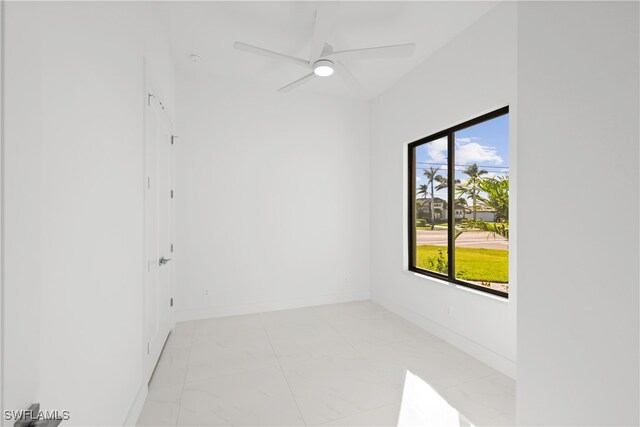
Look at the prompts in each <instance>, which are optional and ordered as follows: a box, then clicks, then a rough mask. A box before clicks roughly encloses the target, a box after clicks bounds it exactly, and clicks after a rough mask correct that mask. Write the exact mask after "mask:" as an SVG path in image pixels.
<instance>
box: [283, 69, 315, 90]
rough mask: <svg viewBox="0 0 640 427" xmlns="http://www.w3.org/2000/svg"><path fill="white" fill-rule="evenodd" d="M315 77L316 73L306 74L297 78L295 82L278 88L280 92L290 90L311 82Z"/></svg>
mask: <svg viewBox="0 0 640 427" xmlns="http://www.w3.org/2000/svg"><path fill="white" fill-rule="evenodd" d="M314 77H316V75H315V73H309V74H307V75H306V76H304V77H302V78H300V79H298V80H296V81H295V82H292V83H289V84H288V85H286V86H282V87H281V88H280V89H278V92H289V91H290V90H293V89H295V88H297V87H299V86H302V85H303V84H305V83H308V82H310V81H311V80H312V79H313V78H314Z"/></svg>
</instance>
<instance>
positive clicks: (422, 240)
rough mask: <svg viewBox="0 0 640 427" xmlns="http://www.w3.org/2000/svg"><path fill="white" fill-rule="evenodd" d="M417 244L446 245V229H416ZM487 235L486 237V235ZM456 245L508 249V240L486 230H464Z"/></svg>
mask: <svg viewBox="0 0 640 427" xmlns="http://www.w3.org/2000/svg"><path fill="white" fill-rule="evenodd" d="M416 233H417V235H416V240H417V242H416V243H417V244H418V245H435V246H447V230H417V231H416ZM487 236H488V237H487ZM456 246H458V247H465V248H485V249H503V250H508V249H509V241H508V240H507V239H505V238H504V237H502V236H498V235H496V236H495V237H494V236H492V235H490V234H489V233H487V232H486V231H465V232H464V233H462V234H461V235H460V236H458V238H457V239H456Z"/></svg>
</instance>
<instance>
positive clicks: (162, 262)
mask: <svg viewBox="0 0 640 427" xmlns="http://www.w3.org/2000/svg"><path fill="white" fill-rule="evenodd" d="M169 261H171V258H165V257H163V256H161V257H160V261H159V262H158V263H159V264H160V265H165V264H166V263H168V262H169Z"/></svg>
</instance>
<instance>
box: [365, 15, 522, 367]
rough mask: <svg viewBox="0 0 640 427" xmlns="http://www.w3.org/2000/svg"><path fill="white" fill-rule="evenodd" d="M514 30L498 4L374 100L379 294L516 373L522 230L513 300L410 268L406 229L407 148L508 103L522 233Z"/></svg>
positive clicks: (512, 18)
mask: <svg viewBox="0 0 640 427" xmlns="http://www.w3.org/2000/svg"><path fill="white" fill-rule="evenodd" d="M515 24H516V15H515V5H514V4H512V3H508V4H502V5H499V6H497V7H496V8H494V9H492V10H491V11H490V12H488V14H487V15H485V16H484V17H482V18H480V20H478V21H476V22H475V23H474V24H473V25H471V26H470V27H469V28H468V29H467V30H465V31H464V32H463V33H461V34H460V35H458V36H457V37H456V38H454V39H453V40H452V41H450V42H449V43H448V44H447V45H445V46H444V47H442V48H441V49H440V50H439V51H438V52H436V53H435V54H434V55H433V56H431V57H430V58H429V59H427V60H426V61H425V62H424V63H423V64H421V65H420V66H419V67H418V68H416V69H415V70H413V71H412V72H411V73H409V74H408V75H407V76H405V77H404V78H403V79H402V80H401V81H400V82H399V83H398V84H396V85H395V86H393V87H392V88H391V89H389V90H388V91H386V92H385V93H383V94H382V95H381V96H380V97H378V98H377V99H375V100H374V102H373V104H372V107H371V175H370V177H371V178H370V179H371V298H372V299H373V300H374V301H376V302H378V303H380V304H382V305H384V306H385V307H387V308H389V309H391V310H393V311H395V312H397V313H398V314H400V315H402V316H405V317H407V318H408V319H410V320H412V321H414V322H415V323H417V324H419V325H422V326H423V327H425V328H426V329H428V330H430V331H432V332H433V333H435V334H436V335H439V336H441V337H442V338H444V339H445V340H447V341H449V342H450V343H452V344H454V345H456V346H459V347H460V348H462V349H463V350H466V351H467V352H469V353H470V354H472V355H474V356H475V357H477V358H479V359H480V360H482V361H484V362H485V363H488V364H490V365H492V366H493V367H495V368H496V369H499V370H501V371H502V372H504V373H506V374H507V375H510V376H515V360H516V336H515V328H516V324H515V321H516V300H517V283H516V280H515V278H516V265H515V251H516V239H517V235H516V234H517V233H516V232H515V230H514V231H512V235H511V240H510V249H511V258H510V271H509V277H510V290H511V294H510V298H509V301H508V302H506V301H504V300H500V299H497V298H493V297H490V296H486V295H480V294H478V293H475V292H472V291H469V290H466V289H460V288H456V287H454V286H449V285H445V284H443V283H442V282H439V281H437V280H433V279H430V278H424V277H418V276H417V275H414V274H413V273H410V272H408V271H407V258H406V257H407V255H406V253H407V249H406V246H407V243H406V231H405V230H406V229H405V228H404V227H403V224H405V222H406V188H405V187H406V185H405V182H406V174H407V169H406V145H407V143H409V142H412V141H415V140H417V139H419V138H422V137H425V136H428V135H431V134H433V133H435V132H437V131H440V130H443V129H446V128H448V127H450V126H452V125H456V124H459V123H461V122H464V121H466V120H468V119H471V118H473V117H476V116H479V115H481V114H483V113H486V112H489V111H491V110H494V109H496V108H499V107H503V106H505V105H510V107H511V112H510V115H511V118H510V123H511V126H510V127H511V129H510V132H511V138H510V141H511V142H510V159H512V161H511V165H510V166H511V175H510V176H511V204H512V212H511V215H510V219H511V226H512V230H513V229H514V228H515V225H516V221H517V219H516V213H515V209H513V207H514V206H515V196H516V194H515V192H516V186H517V184H516V183H517V181H516V179H517V177H516V173H515V172H516V165H515V161H514V160H513V159H515V138H514V135H515V132H514V128H515V126H514V123H515V114H516V111H515V97H516V75H515V73H516V51H515V49H516V25H515ZM447 305H450V306H451V307H452V311H451V315H447V313H446V306H447Z"/></svg>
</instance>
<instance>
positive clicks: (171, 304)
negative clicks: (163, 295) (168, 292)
mask: <svg viewBox="0 0 640 427" xmlns="http://www.w3.org/2000/svg"><path fill="white" fill-rule="evenodd" d="M169 307H173V298H170V299H169Z"/></svg>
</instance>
